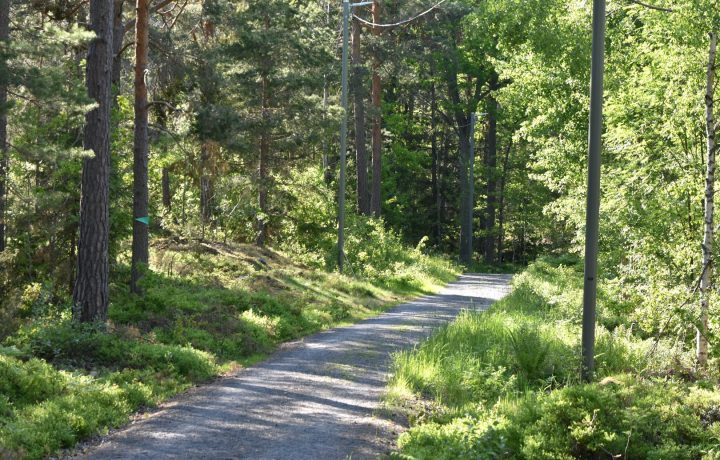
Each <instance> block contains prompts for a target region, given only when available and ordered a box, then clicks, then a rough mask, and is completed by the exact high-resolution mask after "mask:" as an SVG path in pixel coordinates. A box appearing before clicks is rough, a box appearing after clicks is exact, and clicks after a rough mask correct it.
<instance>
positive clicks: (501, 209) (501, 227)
mask: <svg viewBox="0 0 720 460" xmlns="http://www.w3.org/2000/svg"><path fill="white" fill-rule="evenodd" d="M511 149H512V140H510V141H508V145H507V147H505V157H504V158H503V169H502V176H500V191H499V192H498V237H497V248H498V249H497V250H498V252H497V253H498V259H499V260H500V261H501V262H502V258H503V254H502V253H503V251H504V250H505V188H506V186H507V177H508V167H509V166H510V150H511Z"/></svg>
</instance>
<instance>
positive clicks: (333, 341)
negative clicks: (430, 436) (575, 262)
mask: <svg viewBox="0 0 720 460" xmlns="http://www.w3.org/2000/svg"><path fill="white" fill-rule="evenodd" d="M509 281H510V276H508V275H464V276H462V277H461V278H460V279H459V280H458V281H457V282H455V283H452V284H450V285H449V286H447V287H446V288H445V289H444V290H443V291H442V292H440V293H439V294H437V295H434V296H427V297H422V298H420V299H418V300H415V301H413V302H411V303H407V304H403V305H400V306H398V307H396V308H394V309H392V310H390V311H388V312H387V313H385V314H383V315H380V316H378V317H376V318H372V319H369V320H366V321H362V322H360V323H358V324H355V325H353V326H349V327H343V328H338V329H333V330H329V331H326V332H322V333H319V334H316V335H314V336H312V337H308V338H306V339H304V340H302V341H299V342H294V343H292V344H289V345H286V346H284V347H283V348H282V349H281V350H280V351H279V352H277V353H275V354H274V355H273V356H272V357H271V358H270V359H268V360H267V361H264V362H263V363H261V364H259V365H256V366H253V367H250V368H247V369H243V370H241V371H240V372H238V373H237V374H236V375H234V376H231V377H227V378H223V379H221V380H219V381H217V382H215V383H212V384H210V385H206V386H202V387H198V388H196V389H194V390H191V391H190V392H188V393H186V394H184V395H181V396H179V397H177V398H175V399H174V400H172V401H171V402H169V403H167V404H164V405H162V406H161V408H160V409H159V410H158V411H157V412H155V413H153V414H152V415H150V416H148V417H146V418H144V419H141V420H139V421H137V422H135V423H133V424H131V425H130V426H128V427H127V428H125V429H123V430H120V431H117V432H115V433H113V434H111V435H109V436H108V437H106V438H104V439H103V440H102V441H101V442H100V443H99V444H97V445H95V446H92V447H88V448H87V449H85V451H84V452H83V453H82V454H81V455H80V456H81V457H82V458H90V459H131V458H132V459H156V458H178V459H196V458H197V459H200V458H212V459H237V458H243V459H245V458H246V459H253V460H256V459H257V460H259V459H293V460H299V459H341V460H342V459H349V458H351V459H360V458H376V457H378V456H380V455H382V454H384V453H387V452H388V450H389V449H390V448H391V446H392V444H393V443H394V441H395V436H396V434H397V432H398V430H400V429H401V427H399V426H398V425H397V424H396V423H394V422H393V421H391V420H386V419H384V418H381V417H379V416H377V415H375V412H376V411H375V409H377V408H378V406H379V402H380V398H381V396H382V394H383V391H384V387H385V383H386V378H387V372H388V365H389V362H390V353H392V352H394V351H396V350H401V349H407V348H412V346H413V345H415V344H416V343H418V342H419V341H421V340H422V339H423V338H425V337H427V336H428V335H429V334H430V333H431V332H432V330H433V329H434V328H436V327H437V326H439V325H441V324H443V323H446V322H448V321H450V320H452V319H453V318H454V317H455V316H456V315H457V314H458V313H459V312H460V310H462V309H486V308H487V307H488V306H489V305H490V304H491V303H492V302H494V301H495V300H498V299H500V298H501V297H502V296H504V295H505V294H506V292H507V290H508V285H509Z"/></svg>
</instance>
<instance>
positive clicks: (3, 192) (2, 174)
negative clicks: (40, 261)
mask: <svg viewBox="0 0 720 460" xmlns="http://www.w3.org/2000/svg"><path fill="white" fill-rule="evenodd" d="M9 40H10V0H0V43H7V42H8V41H9ZM7 93H8V71H7V63H6V62H5V60H4V59H3V60H1V61H0V252H3V251H5V240H6V236H5V228H6V224H5V208H6V207H7V180H8V164H9V159H8V156H9V155H8V142H7V110H6V109H7Z"/></svg>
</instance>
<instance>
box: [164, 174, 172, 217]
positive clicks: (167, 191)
mask: <svg viewBox="0 0 720 460" xmlns="http://www.w3.org/2000/svg"><path fill="white" fill-rule="evenodd" d="M162 201H163V207H164V208H165V211H166V212H170V211H172V188H171V186H170V170H169V169H168V168H163V169H162Z"/></svg>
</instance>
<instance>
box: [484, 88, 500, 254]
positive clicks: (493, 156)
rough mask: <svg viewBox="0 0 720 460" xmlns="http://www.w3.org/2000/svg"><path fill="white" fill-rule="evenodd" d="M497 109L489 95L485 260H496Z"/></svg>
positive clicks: (486, 151)
mask: <svg viewBox="0 0 720 460" xmlns="http://www.w3.org/2000/svg"><path fill="white" fill-rule="evenodd" d="M497 109H498V104H497V100H496V99H495V97H494V96H493V95H492V94H491V95H490V96H489V97H488V130H487V137H486V138H485V174H486V183H487V189H486V196H487V201H486V203H485V216H484V220H483V229H484V230H485V236H484V237H483V248H482V250H483V257H484V259H485V262H487V263H493V262H495V239H496V234H495V213H496V207H497V179H496V169H497Z"/></svg>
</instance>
